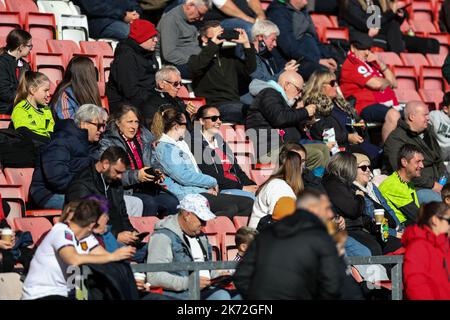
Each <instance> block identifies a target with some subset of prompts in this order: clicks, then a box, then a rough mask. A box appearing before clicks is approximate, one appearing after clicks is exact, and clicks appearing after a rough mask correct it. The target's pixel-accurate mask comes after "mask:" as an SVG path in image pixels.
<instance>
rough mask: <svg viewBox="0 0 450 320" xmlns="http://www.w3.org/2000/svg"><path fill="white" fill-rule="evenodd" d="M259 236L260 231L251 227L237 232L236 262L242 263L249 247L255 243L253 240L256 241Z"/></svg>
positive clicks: (242, 228) (241, 228)
mask: <svg viewBox="0 0 450 320" xmlns="http://www.w3.org/2000/svg"><path fill="white" fill-rule="evenodd" d="M257 235H258V231H256V229H253V228H250V227H240V228H239V229H238V230H237V231H236V235H235V237H234V239H235V243H236V248H237V249H238V252H237V253H236V257H235V258H234V261H241V260H242V259H243V258H244V255H245V253H246V252H247V249H248V247H249V246H250V244H251V243H252V242H253V240H255V237H256V236H257Z"/></svg>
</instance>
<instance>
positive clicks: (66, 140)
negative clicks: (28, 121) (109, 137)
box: [30, 104, 108, 209]
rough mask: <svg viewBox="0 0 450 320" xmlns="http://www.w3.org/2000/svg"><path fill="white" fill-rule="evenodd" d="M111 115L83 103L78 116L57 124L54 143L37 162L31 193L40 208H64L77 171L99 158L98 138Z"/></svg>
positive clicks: (47, 147) (48, 146)
mask: <svg viewBox="0 0 450 320" xmlns="http://www.w3.org/2000/svg"><path fill="white" fill-rule="evenodd" d="M107 118H108V115H107V113H106V111H105V110H104V109H102V108H100V107H97V106H95V105H93V104H85V105H82V106H81V107H80V108H79V109H78V111H77V112H76V113H75V117H74V120H72V119H68V120H64V121H61V122H59V123H57V124H56V126H55V132H54V134H53V137H52V140H51V141H50V143H49V144H48V145H47V146H45V147H44V148H43V149H42V151H41V154H40V157H39V160H38V161H37V162H36V169H35V170H34V172H33V179H32V181H31V185H30V195H31V199H32V200H33V202H34V204H36V205H37V206H38V207H39V208H45V209H62V208H63V206H64V194H65V193H66V191H67V188H68V187H69V185H70V183H71V181H72V179H73V178H74V177H75V175H76V174H77V173H78V172H79V171H80V170H81V169H83V168H84V167H86V166H88V165H89V163H91V162H92V161H95V160H96V159H97V158H98V145H97V143H98V141H99V140H100V135H101V134H102V133H103V132H104V131H105V126H106V120H107Z"/></svg>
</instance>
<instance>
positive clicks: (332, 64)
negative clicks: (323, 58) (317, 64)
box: [328, 58, 338, 70]
mask: <svg viewBox="0 0 450 320" xmlns="http://www.w3.org/2000/svg"><path fill="white" fill-rule="evenodd" d="M328 63H329V64H330V65H331V67H332V68H334V70H336V69H337V66H338V65H337V62H336V60H334V59H333V58H329V59H328Z"/></svg>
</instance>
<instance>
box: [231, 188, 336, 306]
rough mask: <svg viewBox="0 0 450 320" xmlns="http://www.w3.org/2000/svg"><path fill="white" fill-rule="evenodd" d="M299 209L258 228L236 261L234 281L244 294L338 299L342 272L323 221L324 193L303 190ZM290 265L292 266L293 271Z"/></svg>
mask: <svg viewBox="0 0 450 320" xmlns="http://www.w3.org/2000/svg"><path fill="white" fill-rule="evenodd" d="M298 207H299V209H298V210H297V211H296V212H295V213H294V214H293V215H291V216H289V217H286V218H284V219H283V220H281V221H278V222H277V223H275V224H274V225H273V226H272V227H270V229H269V230H267V231H268V232H264V231H263V232H261V233H260V234H259V235H258V236H257V237H256V239H255V240H254V241H253V242H252V244H251V245H250V247H249V248H248V250H247V252H246V254H245V257H244V259H243V260H242V261H241V262H240V263H239V264H238V266H237V269H236V273H235V275H234V284H235V286H236V288H237V289H238V291H239V292H240V293H241V295H242V297H243V298H244V299H251V300H275V299H276V300H312V299H340V298H341V286H342V283H343V279H344V277H345V272H344V271H343V270H342V265H341V261H340V259H339V257H338V254H337V251H336V244H335V243H334V241H333V239H331V237H330V236H329V235H328V232H327V229H326V227H325V225H324V222H325V221H327V220H329V219H332V218H333V212H332V210H331V204H330V202H329V200H328V198H327V196H326V195H322V194H317V193H316V192H308V191H305V192H304V193H303V194H302V195H300V197H299V199H298ZM293 270H295V271H293Z"/></svg>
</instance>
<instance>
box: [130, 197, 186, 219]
mask: <svg viewBox="0 0 450 320" xmlns="http://www.w3.org/2000/svg"><path fill="white" fill-rule="evenodd" d="M133 196H134V197H137V198H139V199H141V200H142V202H143V203H144V211H143V212H142V216H143V217H148V216H158V215H159V216H167V215H170V214H176V213H177V212H178V210H177V205H178V204H179V202H178V199H177V198H176V197H175V196H173V195H171V194H169V193H166V192H160V193H159V194H157V195H155V196H151V195H149V194H146V193H133Z"/></svg>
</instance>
